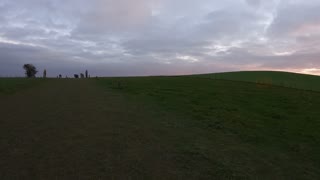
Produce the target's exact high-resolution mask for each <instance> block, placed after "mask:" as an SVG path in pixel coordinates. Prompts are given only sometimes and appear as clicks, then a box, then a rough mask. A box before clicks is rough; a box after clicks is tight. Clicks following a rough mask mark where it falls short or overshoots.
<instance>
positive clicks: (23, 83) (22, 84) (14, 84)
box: [0, 78, 45, 94]
mask: <svg viewBox="0 0 320 180" xmlns="http://www.w3.org/2000/svg"><path fill="white" fill-rule="evenodd" d="M44 81H45V80H43V79H26V78H0V94H1V93H2V94H13V93H15V92H17V91H19V90H22V89H26V88H30V87H33V86H35V85H38V84H40V83H41V82H44Z"/></svg>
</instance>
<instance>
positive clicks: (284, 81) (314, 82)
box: [196, 71, 320, 91]
mask: <svg viewBox="0 0 320 180" xmlns="http://www.w3.org/2000/svg"><path fill="white" fill-rule="evenodd" d="M196 77H202V78H212V79H224V80H233V81H244V82H253V83H261V84H270V85H276V86H284V87H290V88H297V89H306V90H313V91H320V83H319V81H320V76H313V75H306V74H296V73H288V72H276V71H246V72H228V73H215V74H203V75H196Z"/></svg>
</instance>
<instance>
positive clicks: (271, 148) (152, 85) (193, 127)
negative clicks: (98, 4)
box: [99, 77, 320, 179]
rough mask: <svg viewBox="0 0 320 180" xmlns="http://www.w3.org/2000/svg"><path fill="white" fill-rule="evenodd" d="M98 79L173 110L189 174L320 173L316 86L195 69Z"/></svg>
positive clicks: (232, 176)
mask: <svg viewBox="0 0 320 180" xmlns="http://www.w3.org/2000/svg"><path fill="white" fill-rule="evenodd" d="M99 84H100V85H101V86H104V87H106V88H113V89H114V91H115V92H119V93H122V94H127V95H128V96H131V97H135V99H136V100H135V101H137V102H138V101H139V102H145V103H146V104H148V105H149V106H150V107H160V110H161V109H162V111H160V110H159V108H154V109H152V110H153V111H160V112H167V113H169V112H170V113H171V114H174V115H175V117H174V118H168V119H167V120H166V121H165V122H166V123H167V124H168V126H169V127H174V128H175V132H176V138H177V140H178V141H177V142H180V143H178V145H177V146H176V151H177V152H179V153H178V154H179V158H178V159H179V162H180V163H181V164H182V167H183V172H184V173H185V174H188V177H193V178H194V179H199V178H201V177H204V178H209V179H215V178H216V179H319V178H320V154H319V153H318V151H320V141H319V139H320V111H319V108H320V93H318V92H312V91H305V90H297V89H292V88H282V87H275V86H266V85H260V84H254V83H243V82H237V81H225V80H214V79H207V78H193V77H145V78H114V79H112V78H111V79H103V80H102V79H101V80H99ZM156 105H157V106H156ZM195 177H197V178H195Z"/></svg>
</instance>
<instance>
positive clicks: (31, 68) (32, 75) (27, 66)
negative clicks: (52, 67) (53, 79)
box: [23, 64, 90, 79]
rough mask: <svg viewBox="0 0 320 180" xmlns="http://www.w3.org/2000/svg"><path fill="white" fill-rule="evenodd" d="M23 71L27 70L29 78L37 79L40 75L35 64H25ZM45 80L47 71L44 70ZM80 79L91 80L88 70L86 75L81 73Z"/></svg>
mask: <svg viewBox="0 0 320 180" xmlns="http://www.w3.org/2000/svg"><path fill="white" fill-rule="evenodd" d="M23 69H24V70H25V75H26V77H27V78H35V77H36V74H37V73H38V70H37V68H36V67H35V66H34V65H33V64H25V65H23ZM42 77H43V78H47V70H46V69H44V70H43V76H42ZM80 77H81V78H90V75H89V72H88V70H86V71H85V73H84V74H83V73H80ZM57 78H62V75H61V74H59V75H58V76H57ZM66 78H68V76H66ZM74 78H77V79H78V78H79V75H78V74H74Z"/></svg>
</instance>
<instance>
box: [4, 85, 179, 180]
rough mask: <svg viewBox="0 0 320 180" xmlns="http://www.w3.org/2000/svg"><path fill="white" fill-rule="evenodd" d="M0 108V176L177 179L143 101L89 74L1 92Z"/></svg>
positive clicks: (162, 137) (164, 139) (164, 143)
mask: <svg viewBox="0 0 320 180" xmlns="http://www.w3.org/2000/svg"><path fill="white" fill-rule="evenodd" d="M0 114H1V118H0V124H1V127H0V128H1V129H0V144H1V145H0V179H79V178H80V179H106V178H108V179H112V178H115V179H168V178H174V179H175V178H177V177H179V172H178V171H177V168H176V165H175V160H174V158H173V157H170V156H169V155H168V154H170V153H166V151H171V150H172V149H170V148H171V147H170V146H168V144H169V143H168V142H169V141H170V139H169V138H170V137H169V136H168V135H166V134H165V133H164V132H162V131H161V128H155V127H156V126H158V124H154V121H150V122H149V121H146V119H148V118H149V119H150V118H152V117H151V115H150V114H149V113H146V112H145V107H143V105H141V106H140V105H137V104H131V103H130V102H127V101H126V100H125V99H124V98H123V97H121V95H116V94H112V93H111V92H108V91H105V90H103V89H100V88H99V87H97V86H96V85H95V82H94V81H92V80H78V81H77V80H52V82H48V83H46V84H43V85H42V86H39V87H37V88H33V89H28V90H25V91H21V92H19V93H16V94H14V95H10V96H5V97H4V96H2V97H0ZM159 125H160V124H159Z"/></svg>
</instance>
